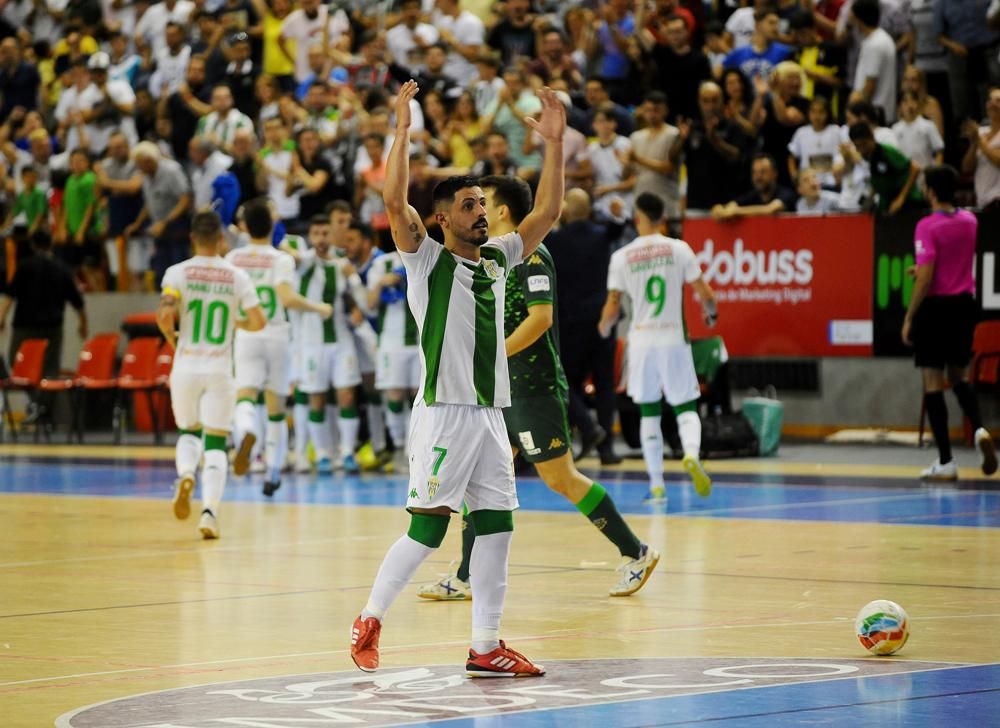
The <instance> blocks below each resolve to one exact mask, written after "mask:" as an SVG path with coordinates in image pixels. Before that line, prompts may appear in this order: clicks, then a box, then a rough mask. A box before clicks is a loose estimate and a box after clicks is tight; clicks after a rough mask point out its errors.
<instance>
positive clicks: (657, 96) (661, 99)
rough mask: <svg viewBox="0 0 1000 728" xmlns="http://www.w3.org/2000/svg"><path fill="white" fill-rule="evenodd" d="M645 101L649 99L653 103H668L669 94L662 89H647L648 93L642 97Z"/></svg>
mask: <svg viewBox="0 0 1000 728" xmlns="http://www.w3.org/2000/svg"><path fill="white" fill-rule="evenodd" d="M642 100H643V101H648V102H649V103H651V104H663V105H664V106H666V105H667V95H666V94H665V93H663V92H662V91H656V90H653V91H647V92H646V95H645V96H643V97H642Z"/></svg>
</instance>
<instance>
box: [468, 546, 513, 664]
mask: <svg viewBox="0 0 1000 728" xmlns="http://www.w3.org/2000/svg"><path fill="white" fill-rule="evenodd" d="M513 535H514V533H513V532H512V531H503V532H502V533H491V534H488V535H486V536H476V543H475V544H474V545H473V547H472V558H471V559H470V560H469V582H470V583H471V584H472V649H473V650H475V651H476V652H477V653H478V654H480V655H484V654H486V653H487V652H492V651H493V650H495V649H496V648H497V647H499V646H500V617H501V616H503V602H504V598H505V597H506V596H507V561H508V559H509V558H510V542H511V538H512V537H513Z"/></svg>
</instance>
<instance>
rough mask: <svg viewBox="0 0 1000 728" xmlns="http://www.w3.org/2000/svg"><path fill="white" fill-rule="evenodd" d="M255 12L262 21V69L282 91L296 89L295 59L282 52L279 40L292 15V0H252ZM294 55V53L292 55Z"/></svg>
mask: <svg viewBox="0 0 1000 728" xmlns="http://www.w3.org/2000/svg"><path fill="white" fill-rule="evenodd" d="M252 2H253V7H254V11H255V12H256V13H257V15H258V16H259V17H260V19H261V42H262V51H261V68H262V69H263V71H264V73H266V74H267V75H268V76H271V77H272V78H275V79H277V81H278V85H279V86H280V87H281V90H282V91H285V92H288V91H291V90H292V89H293V88H295V59H294V58H289V56H288V55H285V53H284V51H282V50H281V45H280V43H279V40H278V39H279V38H280V37H281V28H282V26H284V24H285V18H287V17H288V16H289V15H290V14H291V13H292V2H291V0H270V2H266V1H265V0H252ZM292 55H294V53H293V54H292Z"/></svg>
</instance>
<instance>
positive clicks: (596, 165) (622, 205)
mask: <svg viewBox="0 0 1000 728" xmlns="http://www.w3.org/2000/svg"><path fill="white" fill-rule="evenodd" d="M617 126H618V125H617V123H616V122H615V116H614V114H612V113H611V110H610V109H598V110H597V113H596V114H595V115H594V131H596V132H597V138H596V139H594V140H592V141H591V142H590V143H589V144H588V145H587V151H586V163H585V164H584V171H585V172H588V173H589V174H590V176H591V179H592V180H593V187H592V190H591V191H592V193H593V198H594V215H595V217H596V218H597V219H598V220H601V221H610V220H613V221H616V222H620V223H624V222H625V221H627V220H630V219H631V218H632V200H633V195H632V190H633V189H634V188H635V173H634V171H633V169H632V165H631V164H629V161H628V160H629V150H630V149H631V147H632V143H631V142H630V141H629V140H628V139H627V138H626V137H623V136H622V135H621V134H619V133H618V132H617Z"/></svg>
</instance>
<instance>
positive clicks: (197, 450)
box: [174, 433, 201, 475]
mask: <svg viewBox="0 0 1000 728" xmlns="http://www.w3.org/2000/svg"><path fill="white" fill-rule="evenodd" d="M174 462H175V463H176V464H177V474H178V475H187V474H188V473H190V474H192V475H193V474H194V473H195V472H197V470H198V463H200V462H201V438H200V437H198V436H196V435H190V434H188V433H184V434H183V435H181V436H180V437H178V438H177V446H176V447H175V448H174Z"/></svg>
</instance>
